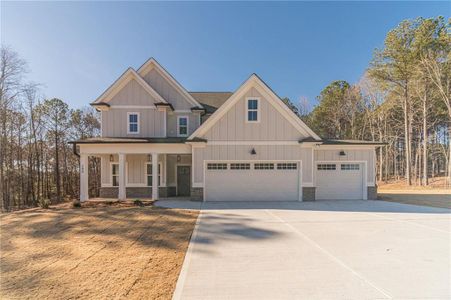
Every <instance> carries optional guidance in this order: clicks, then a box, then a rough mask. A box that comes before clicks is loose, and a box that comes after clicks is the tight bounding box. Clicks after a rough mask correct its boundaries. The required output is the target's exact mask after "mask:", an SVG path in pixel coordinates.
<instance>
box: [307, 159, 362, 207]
mask: <svg viewBox="0 0 451 300" xmlns="http://www.w3.org/2000/svg"><path fill="white" fill-rule="evenodd" d="M363 166H364V165H363V164H362V163H357V162H324V163H323V162H321V163H317V164H316V199H318V200H347V199H348V200H355V199H364V195H363V177H364V176H363Z"/></svg>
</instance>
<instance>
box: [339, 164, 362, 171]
mask: <svg viewBox="0 0 451 300" xmlns="http://www.w3.org/2000/svg"><path fill="white" fill-rule="evenodd" d="M340 171H360V164H359V163H342V164H340Z"/></svg>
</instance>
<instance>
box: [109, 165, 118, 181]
mask: <svg viewBox="0 0 451 300" xmlns="http://www.w3.org/2000/svg"><path fill="white" fill-rule="evenodd" d="M111 183H112V184H113V186H119V164H117V163H115V164H111Z"/></svg>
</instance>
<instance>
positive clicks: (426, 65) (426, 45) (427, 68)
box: [419, 17, 451, 186]
mask: <svg viewBox="0 0 451 300" xmlns="http://www.w3.org/2000/svg"><path fill="white" fill-rule="evenodd" d="M450 22H451V19H450V20H448V23H446V22H445V20H444V18H442V17H439V18H437V19H435V20H434V19H429V20H426V21H425V22H424V24H423V26H421V27H420V29H419V35H420V34H421V35H420V37H422V38H423V39H422V42H423V49H422V51H421V52H420V62H421V64H420V66H421V67H422V70H424V74H425V76H426V77H427V79H429V80H430V82H431V84H433V85H434V87H435V88H436V89H437V92H438V95H439V98H440V99H441V100H442V101H443V103H444V104H445V106H446V108H447V112H448V120H447V121H448V122H447V123H448V125H447V127H448V145H449V143H450V139H451V124H450V122H451V103H450V98H451V96H450V95H451V36H450V35H449V33H448V32H449V30H450V27H451V26H450V25H451V23H450ZM448 148H449V154H448V160H447V170H448V171H447V173H448V186H451V146H448Z"/></svg>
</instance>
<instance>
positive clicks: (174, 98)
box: [142, 68, 193, 110]
mask: <svg viewBox="0 0 451 300" xmlns="http://www.w3.org/2000/svg"><path fill="white" fill-rule="evenodd" d="M142 78H143V79H144V80H145V81H146V82H147V83H148V84H149V85H150V86H151V87H152V88H153V89H154V90H155V91H156V92H157V93H158V94H160V96H161V97H163V99H165V100H166V101H167V102H169V103H171V104H172V106H174V109H175V110H189V109H191V107H192V106H193V105H192V104H191V103H189V102H188V100H187V99H186V98H185V97H186V96H185V95H183V94H182V93H181V92H179V91H178V90H177V89H176V88H174V87H173V86H172V85H171V84H170V83H169V82H168V80H166V78H164V77H163V76H162V75H161V74H160V73H159V71H157V70H156V69H154V68H153V69H151V70H150V71H149V72H147V73H146V74H144V76H142Z"/></svg>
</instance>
